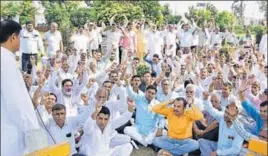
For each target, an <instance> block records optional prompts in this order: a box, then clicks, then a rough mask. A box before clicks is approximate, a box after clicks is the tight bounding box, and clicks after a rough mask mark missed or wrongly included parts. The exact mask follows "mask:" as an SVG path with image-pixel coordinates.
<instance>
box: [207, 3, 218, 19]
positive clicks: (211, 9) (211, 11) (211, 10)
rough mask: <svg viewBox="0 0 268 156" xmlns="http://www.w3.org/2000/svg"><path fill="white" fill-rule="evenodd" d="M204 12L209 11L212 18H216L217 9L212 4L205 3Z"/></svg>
mask: <svg viewBox="0 0 268 156" xmlns="http://www.w3.org/2000/svg"><path fill="white" fill-rule="evenodd" d="M206 10H209V11H210V13H211V16H212V17H216V15H217V13H218V9H217V8H216V6H215V5H213V4H212V3H207V5H206Z"/></svg>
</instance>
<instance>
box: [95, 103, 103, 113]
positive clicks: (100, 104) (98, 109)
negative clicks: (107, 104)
mask: <svg viewBox="0 0 268 156" xmlns="http://www.w3.org/2000/svg"><path fill="white" fill-rule="evenodd" d="M102 106H103V100H99V101H97V103H96V108H95V112H98V113H99V112H100V111H101V109H102Z"/></svg>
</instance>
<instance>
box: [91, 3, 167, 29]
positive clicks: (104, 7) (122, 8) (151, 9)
mask: <svg viewBox="0 0 268 156" xmlns="http://www.w3.org/2000/svg"><path fill="white" fill-rule="evenodd" d="M114 15H117V16H116V18H115V21H119V20H121V19H123V15H126V17H127V18H128V20H129V21H132V20H135V19H142V18H146V19H150V20H151V21H152V22H158V23H159V24H162V23H163V15H162V6H161V5H160V4H159V2H158V1H94V2H93V5H92V8H91V10H90V16H91V18H92V20H96V21H100V20H102V21H106V22H107V21H109V19H110V18H111V17H112V16H114Z"/></svg>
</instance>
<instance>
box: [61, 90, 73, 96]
mask: <svg viewBox="0 0 268 156" xmlns="http://www.w3.org/2000/svg"><path fill="white" fill-rule="evenodd" d="M63 94H64V95H66V96H71V95H72V91H69V92H68V91H65V90H63Z"/></svg>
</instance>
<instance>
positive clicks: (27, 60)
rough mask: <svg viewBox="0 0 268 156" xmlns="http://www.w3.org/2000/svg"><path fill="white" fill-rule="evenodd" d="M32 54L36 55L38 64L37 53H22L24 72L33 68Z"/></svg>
mask: <svg viewBox="0 0 268 156" xmlns="http://www.w3.org/2000/svg"><path fill="white" fill-rule="evenodd" d="M31 56H34V57H35V60H36V61H35V63H36V65H37V54H25V53H22V56H21V67H22V70H23V71H24V72H30V71H31V70H32V69H31V67H32V66H31Z"/></svg>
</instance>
